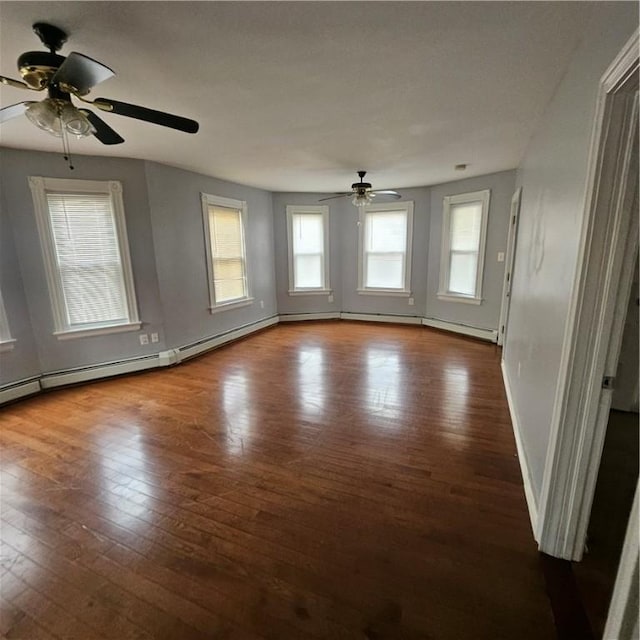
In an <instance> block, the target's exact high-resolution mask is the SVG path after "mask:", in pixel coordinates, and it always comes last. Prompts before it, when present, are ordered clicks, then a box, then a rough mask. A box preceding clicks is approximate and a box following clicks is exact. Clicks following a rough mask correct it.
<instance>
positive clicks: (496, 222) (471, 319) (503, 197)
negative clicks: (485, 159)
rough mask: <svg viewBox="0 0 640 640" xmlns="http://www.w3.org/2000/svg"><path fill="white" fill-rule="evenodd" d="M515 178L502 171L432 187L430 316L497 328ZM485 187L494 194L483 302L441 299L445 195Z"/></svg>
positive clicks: (429, 281) (428, 311)
mask: <svg viewBox="0 0 640 640" xmlns="http://www.w3.org/2000/svg"><path fill="white" fill-rule="evenodd" d="M515 181H516V172H515V171H501V172H500V173H492V174H490V175H486V176H480V177H478V178H469V179H467V180H458V181H456V182H449V183H447V184H443V185H439V186H437V187H432V188H431V233H430V239H431V241H430V244H429V276H428V281H427V310H426V316H427V317H428V318H436V319H437V320H446V321H447V322H456V323H460V324H466V325H470V326H472V327H478V328H481V329H496V328H497V327H498V322H499V321H500V306H501V304H502V285H503V277H504V262H498V252H499V251H503V252H506V250H507V235H508V231H509V212H510V209H511V197H512V196H513V192H514V190H515ZM483 189H490V190H491V197H490V201H489V219H488V223H487V243H486V248H485V263H484V273H483V278H482V304H479V305H475V304H465V303H461V302H448V301H445V300H439V299H438V296H437V293H438V286H439V279H440V255H441V251H440V249H441V245H442V209H443V198H444V197H445V196H451V195H456V194H461V193H469V192H472V191H481V190H483Z"/></svg>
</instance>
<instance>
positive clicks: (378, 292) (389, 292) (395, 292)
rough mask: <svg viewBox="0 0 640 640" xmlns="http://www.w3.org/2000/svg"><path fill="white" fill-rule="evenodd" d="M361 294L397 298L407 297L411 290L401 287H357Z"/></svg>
mask: <svg viewBox="0 0 640 640" xmlns="http://www.w3.org/2000/svg"><path fill="white" fill-rule="evenodd" d="M358 294H359V295H361V296H395V297H398V298H409V297H410V296H411V291H404V290H402V289H358Z"/></svg>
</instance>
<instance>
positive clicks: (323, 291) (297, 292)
mask: <svg viewBox="0 0 640 640" xmlns="http://www.w3.org/2000/svg"><path fill="white" fill-rule="evenodd" d="M305 213H308V214H312V215H318V214H322V228H323V236H324V247H323V251H324V255H323V257H322V264H323V281H324V284H323V286H322V287H297V288H296V287H295V286H294V282H295V281H294V277H293V216H294V215H304V214H305ZM287 246H288V254H289V295H290V296H305V295H306V296H308V295H316V296H317V295H324V296H327V295H330V294H331V293H332V290H331V285H330V280H329V274H330V265H329V261H330V258H329V207H328V206H327V205H287Z"/></svg>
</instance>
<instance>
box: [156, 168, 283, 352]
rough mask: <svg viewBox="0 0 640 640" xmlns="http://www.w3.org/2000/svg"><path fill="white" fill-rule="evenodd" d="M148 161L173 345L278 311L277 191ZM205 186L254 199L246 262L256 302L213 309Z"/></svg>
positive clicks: (166, 317) (169, 339)
mask: <svg viewBox="0 0 640 640" xmlns="http://www.w3.org/2000/svg"><path fill="white" fill-rule="evenodd" d="M145 167H146V180H147V184H148V188H149V202H150V207H151V223H152V230H153V240H154V246H155V255H156V265H157V273H158V281H159V286H160V297H161V300H162V310H163V318H164V324H165V330H166V342H167V345H168V347H169V348H173V347H177V346H181V345H185V344H189V343H191V342H195V341H197V340H200V339H202V338H203V337H208V336H213V335H218V334H220V333H223V332H225V331H229V330H231V329H235V328H237V327H241V326H243V325H246V324H250V323H251V322H255V321H257V320H260V319H262V318H268V317H271V316H273V315H275V314H276V313H277V307H276V294H275V291H276V286H275V273H274V266H273V263H274V257H273V252H274V249H273V243H274V239H273V213H272V204H271V193H270V192H268V191H263V190H261V189H254V188H252V187H246V186H243V185H238V184H234V183H231V182H226V181H224V180H218V179H216V178H211V177H209V176H204V175H201V174H197V173H191V172H189V171H183V170H181V169H176V168H174V167H169V166H166V165H162V164H157V163H154V162H146V163H145ZM201 193H208V194H210V195H216V196H222V197H225V198H234V199H236V200H245V201H246V202H247V219H246V230H245V239H246V248H247V269H248V275H249V284H250V295H251V296H252V297H253V298H254V300H253V303H252V304H250V305H247V306H242V307H238V308H236V309H229V310H227V311H221V312H217V313H214V314H212V313H211V312H210V311H209V288H208V286H209V285H208V281H207V263H206V254H205V236H204V226H203V217H202V204H201V196H200V194H201ZM261 302H262V303H263V306H261V304H260V303H261Z"/></svg>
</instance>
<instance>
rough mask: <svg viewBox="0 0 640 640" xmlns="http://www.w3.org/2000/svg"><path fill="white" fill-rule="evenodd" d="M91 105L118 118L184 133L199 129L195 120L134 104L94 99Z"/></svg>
mask: <svg viewBox="0 0 640 640" xmlns="http://www.w3.org/2000/svg"><path fill="white" fill-rule="evenodd" d="M93 104H94V105H95V106H96V107H98V109H102V111H108V112H111V113H117V114H118V115H119V116H127V117H129V118H136V119H138V120H145V121H146V122H152V123H153V124H159V125H161V126H163V127H169V128H171V129H177V130H178V131H184V132H185V133H196V132H197V131H198V129H199V128H200V125H199V124H198V123H197V122H196V121H195V120H190V119H189V118H183V117H182V116H174V115H173V114H171V113H165V112H164V111H156V110H155V109H147V108H146V107H139V106H137V105H135V104H128V103H126V102H118V101H117V100H109V99H108V98H96V99H95V100H94V101H93Z"/></svg>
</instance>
